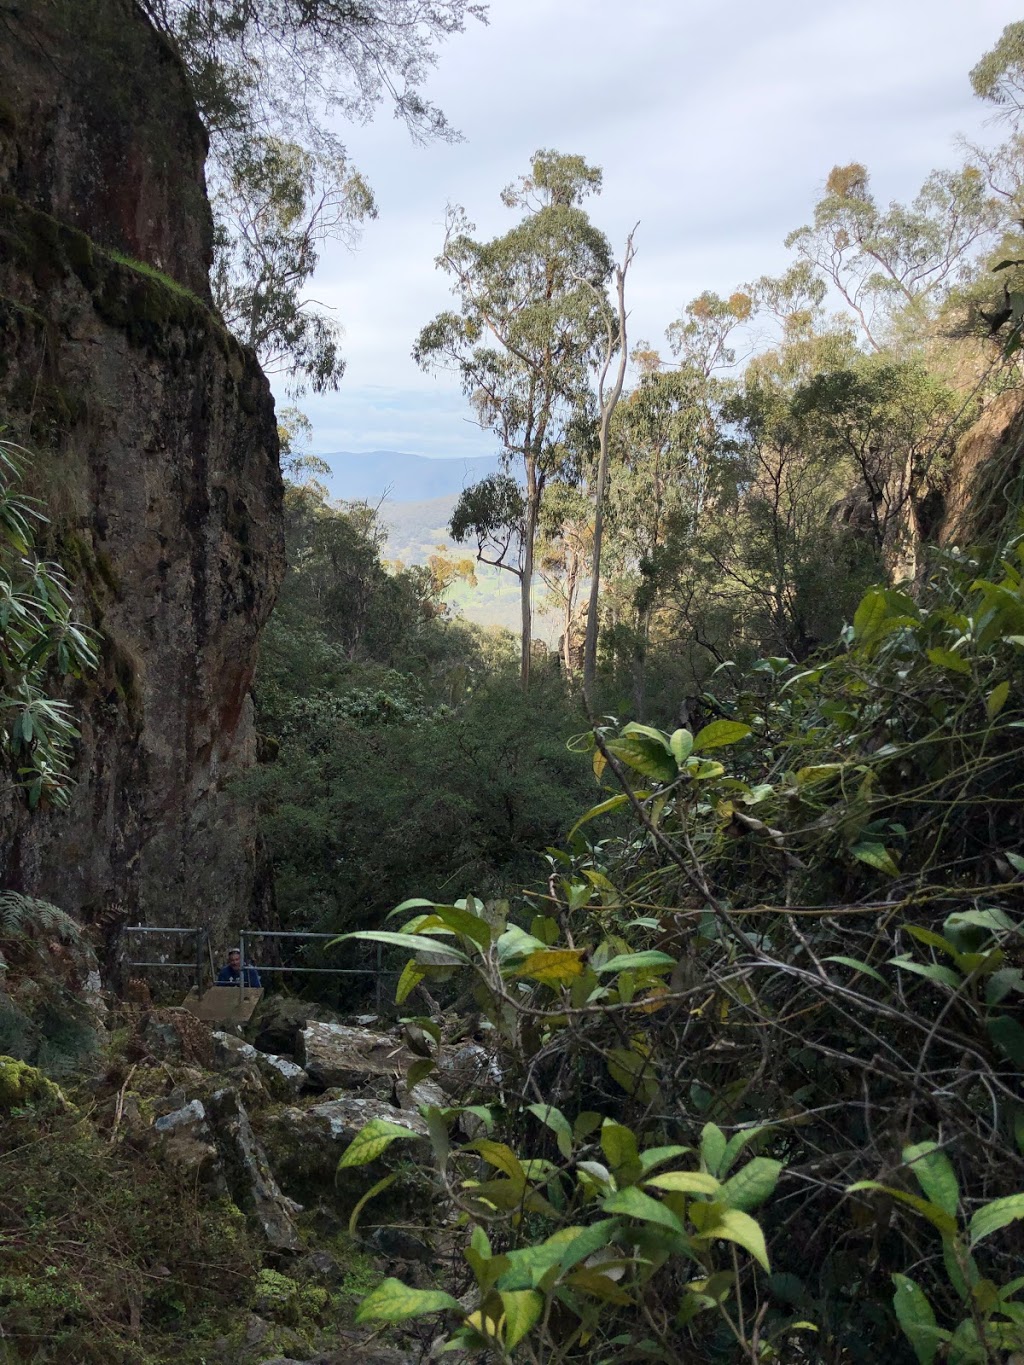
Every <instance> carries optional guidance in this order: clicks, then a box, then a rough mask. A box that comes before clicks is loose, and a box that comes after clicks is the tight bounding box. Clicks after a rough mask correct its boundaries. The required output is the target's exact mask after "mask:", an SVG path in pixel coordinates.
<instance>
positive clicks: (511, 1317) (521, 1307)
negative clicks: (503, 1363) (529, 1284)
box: [498, 1289, 544, 1350]
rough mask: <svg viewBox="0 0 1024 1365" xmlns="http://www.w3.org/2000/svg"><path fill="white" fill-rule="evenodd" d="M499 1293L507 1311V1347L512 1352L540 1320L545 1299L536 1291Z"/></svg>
mask: <svg viewBox="0 0 1024 1365" xmlns="http://www.w3.org/2000/svg"><path fill="white" fill-rule="evenodd" d="M498 1292H499V1293H500V1295H501V1306H502V1308H504V1310H505V1345H506V1346H507V1347H508V1349H509V1350H512V1348H513V1347H515V1346H518V1345H519V1343H520V1342H521V1341H522V1339H523V1337H525V1336H526V1334H527V1332H528V1331H529V1330H530V1328H531V1327H532V1326H533V1325H534V1324H535V1323H536V1322H537V1320H538V1319H539V1317H540V1315H541V1312H542V1311H543V1308H544V1299H543V1296H542V1295H540V1294H538V1293H537V1291H536V1290H535V1289H502V1290H499V1291H498Z"/></svg>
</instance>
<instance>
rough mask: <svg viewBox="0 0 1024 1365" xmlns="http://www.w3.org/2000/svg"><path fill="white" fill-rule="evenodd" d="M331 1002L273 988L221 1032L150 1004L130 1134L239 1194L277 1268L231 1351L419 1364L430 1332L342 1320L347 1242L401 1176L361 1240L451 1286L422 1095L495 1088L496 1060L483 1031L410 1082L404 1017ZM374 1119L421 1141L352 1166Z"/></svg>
mask: <svg viewBox="0 0 1024 1365" xmlns="http://www.w3.org/2000/svg"><path fill="white" fill-rule="evenodd" d="M325 1013H326V1012H325V1011H324V1010H322V1009H317V1008H316V1007H306V1006H303V1004H302V1003H301V1002H297V1001H287V1000H283V999H281V998H277V999H274V998H272V999H271V1000H269V1001H268V1002H267V1007H266V1008H265V1009H263V1010H262V1012H261V1013H258V1014H257V1016H256V1017H255V1018H254V1020H253V1021H252V1023H251V1024H250V1025H249V1027H248V1029H247V1032H248V1034H249V1037H250V1038H251V1039H252V1041H248V1040H247V1039H246V1038H243V1037H240V1036H237V1035H235V1034H233V1033H229V1032H223V1031H217V1030H213V1031H211V1030H210V1029H209V1027H208V1026H207V1025H205V1024H201V1023H200V1022H199V1021H198V1020H196V1019H195V1018H194V1017H193V1016H192V1015H190V1014H189V1013H188V1012H187V1011H185V1010H181V1009H159V1010H157V1009H154V1010H150V1011H148V1012H147V1013H146V1014H144V1015H143V1016H142V1018H141V1019H140V1021H139V1027H138V1034H137V1036H138V1043H137V1048H138V1049H140V1050H142V1051H143V1056H142V1057H141V1058H140V1059H139V1062H138V1065H139V1066H140V1067H141V1068H142V1071H140V1072H139V1073H137V1074H136V1076H135V1078H134V1080H135V1083H136V1084H137V1085H138V1087H139V1088H138V1089H133V1088H131V1087H130V1086H126V1089H125V1092H124V1094H123V1095H122V1097H121V1111H120V1112H121V1118H120V1122H121V1123H122V1125H123V1127H124V1131H125V1133H126V1134H130V1135H131V1136H132V1138H133V1139H134V1140H142V1141H143V1142H145V1143H146V1144H154V1145H155V1146H156V1147H157V1149H158V1150H159V1152H160V1155H161V1157H162V1159H163V1160H164V1161H166V1162H168V1163H169V1164H170V1165H171V1166H172V1167H174V1168H175V1169H176V1170H177V1171H178V1172H179V1173H180V1176H181V1179H182V1180H184V1181H187V1182H189V1184H191V1185H192V1186H194V1187H195V1188H196V1189H197V1190H199V1191H201V1192H202V1193H203V1195H204V1196H205V1197H206V1198H208V1199H209V1200H211V1201H223V1200H230V1201H231V1202H232V1203H233V1204H234V1205H235V1206H236V1208H237V1209H238V1210H239V1211H240V1212H241V1214H243V1215H244V1216H245V1218H246V1220H247V1223H248V1225H249V1229H250V1234H249V1235H251V1236H254V1237H257V1238H259V1239H261V1240H262V1242H263V1244H264V1247H265V1252H266V1254H265V1258H264V1259H265V1264H266V1265H267V1266H268V1267H272V1268H268V1269H267V1270H265V1271H264V1272H263V1273H262V1275H261V1281H260V1285H261V1287H260V1292H259V1293H258V1295H257V1298H256V1301H255V1303H254V1306H253V1310H252V1311H251V1312H249V1313H246V1314H245V1315H244V1318H243V1321H242V1322H241V1324H240V1332H239V1336H238V1339H237V1340H235V1341H230V1342H229V1341H227V1340H225V1341H224V1342H222V1343H220V1344H219V1350H220V1355H219V1356H218V1357H217V1359H218V1361H219V1362H222V1363H223V1365H257V1362H267V1361H273V1362H275V1365H285V1362H287V1361H316V1362H319V1363H320V1365H346V1362H349V1361H351V1362H355V1361H357V1360H358V1361H359V1363H360V1365H404V1363H405V1362H408V1363H409V1365H411V1363H412V1362H414V1361H415V1362H421V1361H424V1360H427V1359H429V1358H430V1343H429V1341H426V1342H423V1341H420V1340H419V1339H416V1340H415V1341H414V1342H413V1341H410V1342H409V1343H408V1345H409V1346H410V1347H411V1349H405V1348H404V1347H402V1346H401V1345H399V1347H398V1348H397V1349H396V1348H395V1347H392V1346H387V1345H382V1344H381V1343H380V1341H379V1340H378V1339H377V1337H378V1334H369V1333H360V1332H358V1331H357V1330H356V1331H339V1329H338V1328H337V1327H336V1326H334V1325H333V1324H332V1323H331V1321H330V1320H329V1318H330V1314H329V1313H327V1312H326V1311H324V1310H325V1306H326V1304H327V1303H328V1301H329V1297H330V1292H331V1290H332V1288H333V1287H335V1286H336V1285H337V1283H338V1281H339V1279H340V1278H341V1277H342V1276H343V1275H344V1273H345V1272H344V1267H343V1265H342V1264H341V1261H343V1259H344V1258H343V1257H342V1258H340V1259H339V1257H338V1256H337V1255H336V1254H335V1253H334V1251H333V1250H332V1249H331V1248H332V1246H334V1247H336V1246H337V1242H338V1236H339V1234H341V1235H342V1236H343V1237H344V1235H345V1234H346V1232H347V1228H348V1220H349V1217H350V1215H351V1212H352V1210H353V1208H354V1207H355V1205H356V1204H357V1203H358V1201H359V1200H360V1199H361V1198H362V1197H363V1195H364V1194H365V1193H366V1192H367V1191H368V1190H369V1189H370V1187H371V1186H372V1185H374V1184H375V1183H376V1182H377V1181H379V1180H381V1179H382V1178H383V1177H385V1176H392V1177H393V1180H392V1182H391V1184H390V1185H389V1187H388V1189H387V1190H386V1192H384V1193H382V1195H381V1196H380V1197H378V1198H377V1199H375V1200H374V1201H372V1202H371V1203H370V1204H369V1205H368V1206H367V1208H366V1209H365V1211H364V1212H363V1215H362V1216H361V1218H360V1226H359V1245H360V1247H361V1248H362V1249H363V1251H364V1252H365V1253H367V1254H368V1255H371V1256H372V1257H373V1259H374V1265H375V1266H376V1268H377V1270H378V1271H379V1276H378V1277H379V1278H383V1277H384V1276H385V1275H388V1274H397V1275H399V1276H401V1277H403V1278H405V1279H407V1280H409V1281H411V1282H413V1283H415V1282H417V1281H418V1282H420V1283H422V1284H423V1285H424V1286H427V1285H431V1286H435V1285H437V1283H438V1275H439V1274H440V1273H441V1272H442V1270H443V1267H442V1266H441V1265H440V1262H439V1259H438V1257H439V1253H438V1247H439V1246H440V1245H442V1244H443V1243H444V1241H445V1240H446V1239H445V1237H444V1227H443V1224H444V1219H443V1217H442V1216H441V1211H439V1210H438V1209H436V1208H434V1209H431V1208H430V1201H429V1200H425V1198H424V1191H423V1186H422V1184H421V1183H420V1181H419V1180H418V1179H417V1178H416V1166H417V1165H418V1164H419V1163H421V1162H424V1163H425V1162H426V1161H427V1160H428V1159H429V1143H428V1136H427V1125H426V1123H425V1121H424V1119H423V1118H422V1117H421V1114H420V1108H421V1107H425V1106H428V1105H444V1104H462V1103H467V1102H469V1101H470V1100H473V1099H479V1098H480V1097H482V1096H485V1095H486V1094H487V1092H488V1091H492V1092H493V1089H494V1085H495V1068H494V1063H493V1061H492V1059H491V1058H490V1057H489V1056H488V1054H487V1053H486V1052H485V1050H484V1049H483V1048H482V1047H480V1046H479V1044H477V1043H472V1042H464V1043H461V1044H457V1045H455V1046H454V1047H451V1048H446V1049H444V1051H443V1052H442V1054H441V1058H440V1060H439V1065H438V1066H437V1068H436V1070H435V1072H434V1073H433V1074H432V1075H431V1076H430V1077H429V1079H427V1080H423V1081H420V1082H419V1083H418V1084H416V1085H412V1086H410V1085H409V1084H408V1081H407V1073H408V1070H409V1068H410V1066H411V1065H412V1064H413V1063H414V1062H415V1061H416V1060H417V1058H416V1056H415V1054H414V1053H413V1052H411V1051H410V1049H409V1048H408V1046H407V1045H406V1043H405V1041H404V1037H403V1035H402V1033H401V1032H400V1031H399V1030H389V1029H387V1028H386V1027H384V1026H381V1025H380V1024H379V1022H378V1021H377V1020H375V1019H372V1018H365V1017H364V1018H361V1019H359V1020H356V1021H352V1022H344V1021H342V1020H340V1019H337V1018H326V1017H324V1015H325ZM311 1015H318V1016H319V1017H310V1016H311ZM160 1078H162V1080H161V1079H160ZM157 1082H159V1084H158V1093H156V1094H154V1093H152V1091H153V1088H154V1084H155V1083H157ZM374 1118H383V1119H387V1120H389V1121H390V1122H392V1123H397V1124H399V1125H401V1126H403V1127H406V1128H408V1129H409V1131H410V1133H411V1134H414V1135H415V1137H416V1138H417V1139H418V1140H416V1141H413V1142H402V1143H395V1144H393V1145H392V1146H391V1147H389V1148H388V1149H387V1151H386V1152H385V1153H384V1154H383V1155H382V1156H381V1157H380V1158H378V1160H377V1161H376V1162H374V1163H373V1164H372V1165H370V1166H364V1167H358V1168H355V1169H343V1170H341V1171H339V1170H338V1161H339V1158H340V1157H341V1155H342V1153H343V1152H344V1151H345V1149H346V1148H347V1146H348V1145H349V1143H350V1142H351V1141H352V1139H353V1138H354V1137H355V1135H356V1133H358V1132H359V1130H360V1129H361V1128H362V1127H363V1126H364V1125H365V1124H366V1123H367V1122H368V1121H369V1120H370V1119H374ZM425 1205H426V1210H425ZM425 1217H426V1219H427V1223H426V1224H425V1221H424V1220H425ZM431 1220H432V1221H431ZM370 1287H371V1286H370V1284H367V1285H366V1289H369V1288H370Z"/></svg>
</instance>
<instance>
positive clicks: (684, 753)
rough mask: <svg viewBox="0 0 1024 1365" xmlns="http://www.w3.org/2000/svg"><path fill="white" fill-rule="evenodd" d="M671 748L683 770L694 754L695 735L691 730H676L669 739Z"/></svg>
mask: <svg viewBox="0 0 1024 1365" xmlns="http://www.w3.org/2000/svg"><path fill="white" fill-rule="evenodd" d="M669 748H670V749H671V750H672V755H673V757H674V758H675V760H676V762H677V763H678V764H679V766H680V768H681V767H682V766H683V764H684V763H685V762H686V760H687V759H688V758H689V757H690V755H691V754H692V753H693V735H692V734H691V733H690V731H689V730H674V731H673V733H672V736H671V738H670V739H669Z"/></svg>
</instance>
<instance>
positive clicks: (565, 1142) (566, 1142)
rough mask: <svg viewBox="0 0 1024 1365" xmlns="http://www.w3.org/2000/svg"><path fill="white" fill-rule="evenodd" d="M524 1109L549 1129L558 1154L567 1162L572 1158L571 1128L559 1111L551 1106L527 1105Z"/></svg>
mask: <svg viewBox="0 0 1024 1365" xmlns="http://www.w3.org/2000/svg"><path fill="white" fill-rule="evenodd" d="M526 1107H527V1110H528V1112H529V1113H531V1114H533V1116H534V1118H538V1119H540V1121H541V1123H543V1124H545V1125H546V1126H547V1127H548V1128H550V1129H551V1131H552V1132H553V1133H554V1135H555V1140H556V1142H557V1143H558V1150H559V1152H560V1153H561V1155H562V1156H563V1157H564V1158H565V1159H566V1161H568V1160H569V1158H570V1157H571V1156H572V1128H571V1127H570V1125H569V1120H568V1119H567V1118H566V1117H565V1115H564V1114H563V1113H562V1111H561V1109H556V1108H555V1107H554V1105H551V1104H528V1105H527V1106H526Z"/></svg>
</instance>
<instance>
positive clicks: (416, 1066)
mask: <svg viewBox="0 0 1024 1365" xmlns="http://www.w3.org/2000/svg"><path fill="white" fill-rule="evenodd" d="M436 1066H437V1063H436V1062H435V1061H434V1059H433V1057H417V1058H416V1060H415V1061H414V1062H413V1064H412V1066H411V1067H410V1068H409V1070H408V1071H407V1072H406V1073H405V1083H406V1085H407V1086H408V1087H409V1089H410V1090H411V1089H412V1088H413V1086H416V1085H419V1083H420V1081H423V1080H426V1078H427V1077H428V1076H429V1075H430V1073H431V1072H432V1071H433V1070H434V1068H435V1067H436Z"/></svg>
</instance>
